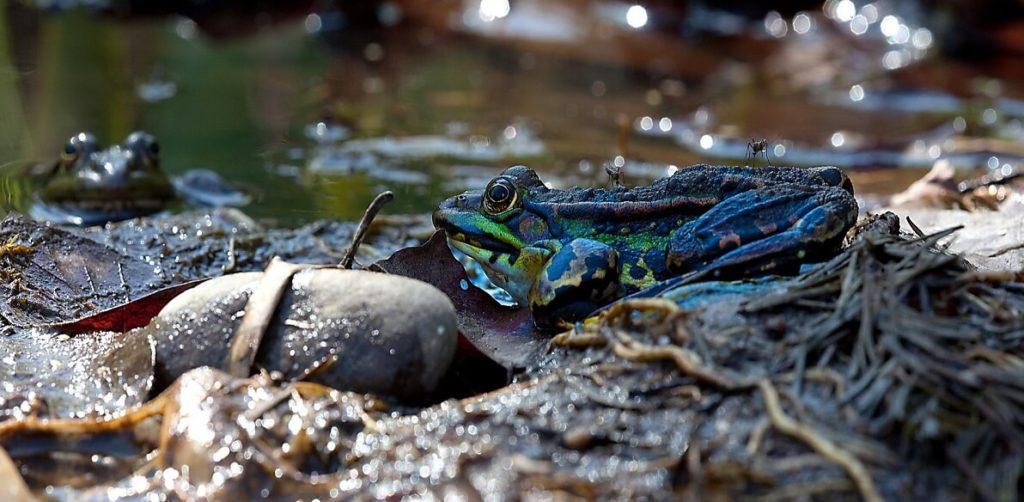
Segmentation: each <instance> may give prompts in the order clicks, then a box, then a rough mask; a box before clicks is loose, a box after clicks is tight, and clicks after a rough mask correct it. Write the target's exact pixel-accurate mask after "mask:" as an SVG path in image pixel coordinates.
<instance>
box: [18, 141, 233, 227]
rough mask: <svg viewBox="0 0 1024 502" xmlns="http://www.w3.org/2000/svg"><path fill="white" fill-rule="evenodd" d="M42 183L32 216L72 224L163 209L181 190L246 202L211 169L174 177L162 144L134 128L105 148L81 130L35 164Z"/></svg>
mask: <svg viewBox="0 0 1024 502" xmlns="http://www.w3.org/2000/svg"><path fill="white" fill-rule="evenodd" d="M36 169H37V170H39V171H42V172H41V173H35V175H36V176H40V177H42V186H41V187H40V189H39V190H38V192H37V199H38V200H37V203H36V204H35V205H34V206H33V207H32V210H31V211H32V216H33V217H35V218H37V219H43V220H48V221H53V222H57V223H67V224H73V225H84V226H88V225H98V224H102V223H106V222H108V221H120V220H126V219H129V218H135V217H139V216H146V215H150V214H153V213H156V212H159V211H163V210H164V209H166V208H167V207H168V206H169V205H171V204H172V203H173V202H174V201H176V200H177V199H178V196H179V195H181V196H183V198H184V199H185V200H187V201H190V202H195V203H197V204H200V205H210V206H221V205H240V204H244V203H245V202H246V200H247V197H246V196H245V195H244V194H240V193H239V192H237V191H233V190H232V189H231V188H230V187H227V186H226V184H225V183H224V182H223V180H221V178H220V177H219V176H218V175H217V174H216V173H213V172H212V171H207V170H192V171H189V172H187V173H185V174H184V175H182V176H180V177H178V178H176V179H174V180H173V182H172V180H171V179H170V178H168V177H167V175H166V174H164V172H163V170H162V169H160V145H159V143H157V141H156V138H154V137H153V136H152V135H151V134H148V133H145V132H141V131H136V132H133V133H131V134H129V135H128V137H127V138H126V139H125V140H124V143H122V144H120V145H114V146H111V147H109V148H103V147H101V146H100V145H99V143H98V142H97V141H96V137H95V136H93V135H92V134H91V133H87V132H82V133H78V134H76V135H74V136H72V137H71V139H69V140H68V142H67V144H66V145H64V151H63V152H61V156H60V159H59V160H57V161H56V163H53V164H44V165H42V168H41V169H40V168H38V167H37V168H36Z"/></svg>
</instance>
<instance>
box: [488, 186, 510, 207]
mask: <svg viewBox="0 0 1024 502" xmlns="http://www.w3.org/2000/svg"><path fill="white" fill-rule="evenodd" d="M487 197H489V198H490V199H491V201H492V202H497V203H499V204H500V203H502V202H505V200H506V199H508V197H509V190H508V187H507V186H505V185H494V186H492V187H491V189H490V190H488V191H487Z"/></svg>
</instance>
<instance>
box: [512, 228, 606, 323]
mask: <svg viewBox="0 0 1024 502" xmlns="http://www.w3.org/2000/svg"><path fill="white" fill-rule="evenodd" d="M534 245H535V246H538V245H539V246H544V247H548V248H549V249H552V250H553V251H555V252H554V254H553V255H552V256H551V258H550V259H549V260H548V262H547V264H546V265H545V267H544V269H543V270H541V273H540V274H539V275H538V276H537V279H536V280H535V281H534V283H533V287H532V289H531V291H530V309H531V311H532V312H533V317H534V319H535V320H536V321H537V323H538V324H539V325H542V326H545V325H548V326H554V325H556V324H557V323H558V322H559V321H576V320H579V319H582V318H583V317H584V316H586V315H587V314H589V313H591V312H593V311H594V310H596V309H598V308H600V307H602V306H604V305H606V304H608V303H609V302H611V301H613V300H615V299H616V298H617V297H618V291H619V272H620V265H619V254H618V252H617V251H615V249H613V248H611V247H609V246H608V245H606V244H604V243H601V242H598V241H595V240H590V239H574V240H572V241H569V243H568V244H565V245H562V244H561V243H560V242H558V241H542V242H539V243H535V244H534Z"/></svg>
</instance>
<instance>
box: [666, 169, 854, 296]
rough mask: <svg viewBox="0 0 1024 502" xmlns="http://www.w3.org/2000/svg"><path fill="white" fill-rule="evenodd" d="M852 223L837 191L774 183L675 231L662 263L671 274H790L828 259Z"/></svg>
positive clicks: (849, 199)
mask: <svg viewBox="0 0 1024 502" xmlns="http://www.w3.org/2000/svg"><path fill="white" fill-rule="evenodd" d="M856 220H857V201H856V199H854V197H853V194H852V193H850V192H848V191H846V190H844V189H843V188H840V187H821V186H806V185H795V184H788V185H776V186H772V187H765V188H761V189H757V190H751V191H748V192H743V193H740V194H737V195H734V196H732V197H730V198H728V199H726V200H724V201H722V202H721V203H719V204H717V205H715V207H713V208H712V209H711V210H710V211H708V212H707V213H705V214H703V215H701V217H700V218H697V219H696V220H693V221H691V222H689V223H687V224H686V225H684V226H682V227H680V228H679V229H678V230H676V231H675V233H673V235H672V240H671V242H670V243H669V252H668V258H667V264H668V267H669V269H670V270H672V271H674V272H676V273H683V272H690V271H707V272H709V273H714V274H715V276H730V277H743V276H750V275H759V274H764V273H767V272H770V271H787V270H788V271H791V270H793V269H795V268H796V267H798V266H799V264H800V263H801V262H805V261H810V260H814V259H820V258H824V257H827V253H829V252H831V251H834V249H835V248H836V246H837V245H838V244H839V243H840V242H841V241H842V238H843V236H844V235H845V234H846V231H847V230H849V229H850V227H852V226H853V224H854V223H855V222H856Z"/></svg>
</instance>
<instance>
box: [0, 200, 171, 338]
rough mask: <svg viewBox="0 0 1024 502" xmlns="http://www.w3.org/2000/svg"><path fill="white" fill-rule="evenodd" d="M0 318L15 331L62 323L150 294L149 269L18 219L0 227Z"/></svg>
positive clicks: (92, 244) (153, 279)
mask: <svg viewBox="0 0 1024 502" xmlns="http://www.w3.org/2000/svg"><path fill="white" fill-rule="evenodd" d="M0 242H5V243H6V244H4V246H3V252H0V289H2V290H3V295H4V297H5V298H6V300H7V301H5V302H0V316H3V317H4V318H5V319H6V320H7V321H8V322H10V323H11V324H13V325H15V326H19V327H31V326H39V325H41V324H52V323H59V322H65V321H66V320H67V319H76V318H81V317H84V316H89V315H92V314H93V313H95V312H99V311H103V310H106V309H110V308H113V307H116V306H118V305H122V304H124V303H127V302H130V301H131V300H133V299H136V298H140V297H142V296H144V295H146V294H148V293H151V292H152V291H153V290H154V289H155V288H156V287H157V284H158V281H157V278H156V276H155V274H154V271H153V267H152V266H150V265H148V264H146V263H145V262H143V261H141V260H139V259H136V258H131V257H128V256H124V255H121V254H119V253H117V252H116V251H114V250H112V249H110V248H108V247H106V246H104V245H102V244H100V243H98V242H96V241H93V240H91V239H88V238H86V237H82V236H80V235H77V234H75V233H72V232H70V231H66V230H61V229H58V228H54V227H51V226H48V225H43V224H40V223H36V222H34V221H31V220H29V219H26V218H24V217H23V216H21V215H18V214H14V213H12V214H10V215H8V216H7V217H6V218H5V219H4V220H3V221H2V222H0Z"/></svg>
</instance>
